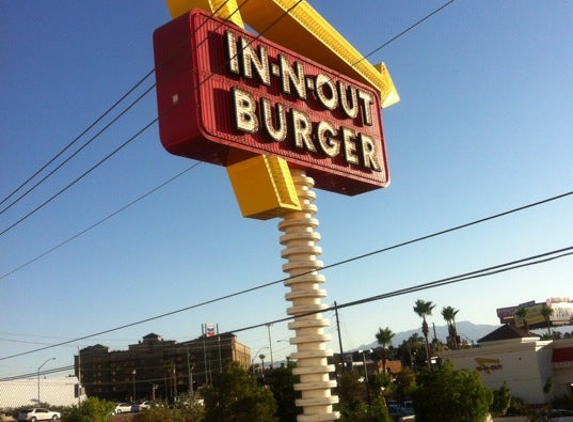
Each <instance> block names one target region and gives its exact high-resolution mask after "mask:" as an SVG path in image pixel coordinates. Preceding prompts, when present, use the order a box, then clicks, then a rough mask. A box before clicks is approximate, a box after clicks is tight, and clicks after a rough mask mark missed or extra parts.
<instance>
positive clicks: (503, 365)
mask: <svg viewBox="0 0 573 422" xmlns="http://www.w3.org/2000/svg"><path fill="white" fill-rule="evenodd" d="M477 343H478V347H473V348H467V349H459V350H448V351H444V352H440V353H439V357H440V358H441V359H442V360H444V361H445V360H449V361H451V362H452V363H453V365H454V368H456V369H460V368H468V369H476V370H478V371H479V373H480V375H481V378H482V380H483V383H484V385H485V386H486V387H489V388H492V389H498V388H499V387H501V386H502V385H503V383H506V384H507V386H508V387H509V389H510V393H511V394H512V395H513V396H514V397H518V398H520V399H522V400H524V401H525V402H526V403H530V404H542V403H546V402H548V401H549V400H551V398H553V397H557V396H561V395H566V394H572V393H573V390H572V388H573V339H571V338H570V339H563V340H540V337H539V336H537V335H535V334H532V333H530V332H528V331H525V330H524V329H521V328H518V327H516V326H515V325H510V324H506V325H502V326H501V327H499V328H498V329H496V330H494V331H493V332H491V333H489V334H488V335H486V336H485V337H483V338H481V339H480V340H478V342H477ZM550 385H551V386H552V388H551V391H550V392H548V393H546V392H545V390H547V387H548V386H550Z"/></svg>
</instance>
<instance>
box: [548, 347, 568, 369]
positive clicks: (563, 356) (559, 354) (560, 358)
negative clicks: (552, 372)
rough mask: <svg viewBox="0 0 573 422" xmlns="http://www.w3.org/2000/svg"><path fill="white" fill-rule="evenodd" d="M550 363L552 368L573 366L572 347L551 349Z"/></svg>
mask: <svg viewBox="0 0 573 422" xmlns="http://www.w3.org/2000/svg"><path fill="white" fill-rule="evenodd" d="M551 362H552V363H553V365H554V366H573V347H563V348H561V349H553V356H552V357H551Z"/></svg>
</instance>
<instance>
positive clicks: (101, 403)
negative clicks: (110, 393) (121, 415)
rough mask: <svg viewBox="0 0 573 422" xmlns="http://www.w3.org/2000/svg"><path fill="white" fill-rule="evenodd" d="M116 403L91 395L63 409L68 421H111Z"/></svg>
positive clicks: (64, 418)
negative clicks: (77, 403)
mask: <svg viewBox="0 0 573 422" xmlns="http://www.w3.org/2000/svg"><path fill="white" fill-rule="evenodd" d="M113 409H115V403H112V402H108V401H105V400H100V399H98V398H96V397H91V398H89V399H86V400H84V401H83V402H81V403H80V404H79V405H74V406H72V407H67V408H65V409H64V410H63V411H62V420H64V421H66V422H110V421H111V412H113Z"/></svg>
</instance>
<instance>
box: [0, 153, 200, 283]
mask: <svg viewBox="0 0 573 422" xmlns="http://www.w3.org/2000/svg"><path fill="white" fill-rule="evenodd" d="M201 164H203V163H202V162H196V163H195V164H193V165H192V166H190V167H187V168H186V169H185V170H183V171H181V172H179V173H177V174H176V175H174V176H172V177H171V178H169V179H167V180H166V181H164V182H163V183H161V184H160V185H158V186H156V187H154V188H153V189H151V190H149V191H147V192H146V193H144V194H143V195H141V196H139V197H137V198H136V199H134V200H133V201H131V202H129V203H127V204H126V205H124V206H122V207H120V208H119V209H117V210H116V211H114V212H112V213H111V214H108V215H107V216H106V217H104V218H102V219H101V220H99V221H97V222H95V223H93V224H92V225H90V226H88V227H87V228H85V229H83V230H82V231H80V232H78V233H76V234H75V235H73V236H71V237H69V238H67V239H66V240H64V241H63V242H60V243H58V244H57V245H55V246H53V247H52V248H50V249H48V250H47V251H45V252H42V253H41V254H39V255H37V256H35V257H34V258H32V259H30V260H28V261H26V262H25V263H23V264H21V265H20V266H18V267H16V268H14V269H13V270H10V271H9V272H7V273H6V274H4V275H2V276H0V280H3V279H4V278H6V277H8V276H10V275H12V274H14V273H15V272H17V271H19V270H22V269H24V268H26V267H27V266H28V265H31V264H33V263H34V262H36V261H38V260H40V259H41V258H44V257H45V256H46V255H48V254H50V253H52V252H54V251H56V250H58V249H60V248H61V247H62V246H65V245H67V244H68V243H70V242H71V241H73V240H75V239H77V238H78V237H80V236H82V235H83V234H85V233H87V232H89V231H90V230H92V229H95V228H96V227H98V226H99V225H101V224H103V223H104V222H106V221H108V220H110V219H112V218H113V217H115V216H116V215H118V214H120V213H121V212H123V211H125V210H127V209H128V208H130V207H132V206H133V205H135V204H137V203H138V202H139V201H141V200H143V199H145V198H147V197H148V196H150V195H151V194H153V193H155V192H157V191H158V190H159V189H161V188H163V187H164V186H166V185H168V184H169V183H171V182H173V181H175V180H176V179H178V178H179V177H181V176H183V175H184V174H186V173H187V172H189V171H191V170H193V169H194V168H195V167H197V166H199V165H201Z"/></svg>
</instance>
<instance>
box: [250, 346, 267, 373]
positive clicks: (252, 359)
mask: <svg viewBox="0 0 573 422" xmlns="http://www.w3.org/2000/svg"><path fill="white" fill-rule="evenodd" d="M268 348H269V346H263V347H261V348H260V349H259V350H257V353H255V354H254V355H253V358H251V369H252V370H253V375H255V359H256V358H257V357H258V356H259V353H260V352H261V351H262V350H265V349H268Z"/></svg>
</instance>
